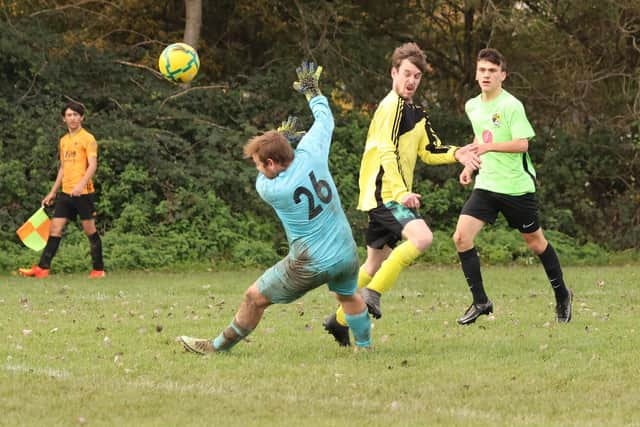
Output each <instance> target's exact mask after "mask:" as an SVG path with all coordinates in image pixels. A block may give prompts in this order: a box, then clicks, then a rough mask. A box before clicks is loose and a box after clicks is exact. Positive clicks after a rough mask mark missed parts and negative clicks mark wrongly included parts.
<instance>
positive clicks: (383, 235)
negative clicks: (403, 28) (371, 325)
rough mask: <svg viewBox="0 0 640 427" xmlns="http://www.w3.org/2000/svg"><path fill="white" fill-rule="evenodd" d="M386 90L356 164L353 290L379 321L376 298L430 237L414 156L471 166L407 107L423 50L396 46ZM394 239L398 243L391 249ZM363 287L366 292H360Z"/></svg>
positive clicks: (334, 327) (339, 337) (344, 341)
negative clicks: (361, 229) (357, 253)
mask: <svg viewBox="0 0 640 427" xmlns="http://www.w3.org/2000/svg"><path fill="white" fill-rule="evenodd" d="M391 65H392V66H391V78H392V81H393V86H392V90H391V91H390V92H389V94H387V96H386V97H385V98H384V99H383V100H382V102H381V103H380V105H379V106H378V108H377V110H376V112H375V114H374V116H373V120H372V121H371V124H370V126H369V133H368V135H367V142H366V146H365V149H364V154H363V156H362V163H361V165H360V179H359V183H360V197H359V201H358V209H360V210H362V211H365V212H367V213H368V215H369V226H368V229H367V236H366V241H367V260H366V261H365V263H364V264H363V265H362V266H361V267H360V271H359V274H358V287H359V288H362V289H361V290H360V293H361V294H362V296H363V298H364V300H365V302H366V303H367V306H368V308H369V312H370V313H371V314H372V315H373V316H374V317H376V318H379V317H380V316H382V313H381V311H380V295H382V294H383V293H384V292H386V291H387V290H389V289H390V288H391V287H392V286H393V285H394V284H395V282H396V279H397V278H398V275H399V274H400V271H401V270H402V269H403V268H405V267H406V266H408V265H409V264H411V262H412V261H413V260H415V259H416V258H417V257H418V256H419V255H420V254H421V253H422V252H423V251H425V250H426V249H427V248H428V247H429V246H430V245H431V241H432V239H433V235H432V233H431V230H430V229H429V227H428V226H427V223H426V222H425V221H424V220H423V219H422V217H421V216H420V214H419V213H418V208H420V198H421V196H420V194H417V193H414V192H413V191H412V186H413V171H414V168H415V165H416V161H417V158H418V157H420V159H421V160H422V161H423V162H425V163H427V164H431V165H439V164H446V163H455V162H456V161H459V162H461V163H463V164H465V166H468V167H470V168H477V167H478V165H479V163H478V162H479V159H478V157H477V156H476V155H475V154H474V150H476V149H477V148H475V147H473V148H472V147H471V145H470V146H468V147H465V148H458V147H453V146H446V145H443V144H442V142H441V141H440V139H439V138H438V135H437V134H436V133H435V131H434V130H433V128H432V127H431V123H430V121H429V116H428V115H427V113H426V111H424V110H423V109H422V108H421V107H419V106H417V105H414V104H413V96H414V94H415V92H416V90H417V89H418V86H419V85H420V80H421V78H422V74H423V73H424V72H425V70H426V69H427V62H426V58H425V55H424V53H423V52H422V50H421V49H420V48H419V47H418V45H416V44H415V43H405V44H404V45H402V46H400V47H398V48H397V49H396V50H395V51H394V52H393V55H392V58H391ZM400 240H405V241H404V242H403V243H401V244H400V245H398V246H397V247H396V244H397V243H398V242H399V241H400ZM365 286H366V287H365ZM324 327H325V329H326V330H327V331H328V332H329V333H331V334H332V335H333V336H334V337H335V338H336V341H338V343H339V344H341V345H349V344H350V340H349V331H348V328H347V327H346V322H345V320H344V314H343V313H342V311H341V309H338V311H337V312H336V314H334V315H331V316H329V317H328V318H327V319H325V322H324Z"/></svg>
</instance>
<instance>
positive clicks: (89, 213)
mask: <svg viewBox="0 0 640 427" xmlns="http://www.w3.org/2000/svg"><path fill="white" fill-rule="evenodd" d="M94 196H95V193H90V194H83V195H81V196H71V195H70V194H67V193H60V194H59V195H58V197H57V199H56V207H55V211H54V212H53V217H54V218H67V219H69V220H71V221H73V220H74V219H76V215H79V216H80V219H82V220H87V219H95V218H96V208H95V204H94Z"/></svg>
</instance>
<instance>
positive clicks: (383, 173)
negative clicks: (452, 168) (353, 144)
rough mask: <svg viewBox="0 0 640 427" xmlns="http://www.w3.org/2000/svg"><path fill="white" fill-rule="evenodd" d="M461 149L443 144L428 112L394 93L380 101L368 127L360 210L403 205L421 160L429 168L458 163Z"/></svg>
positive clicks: (360, 180) (361, 170)
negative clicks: (401, 203) (432, 125)
mask: <svg viewBox="0 0 640 427" xmlns="http://www.w3.org/2000/svg"><path fill="white" fill-rule="evenodd" d="M457 148H458V147H454V146H447V145H442V142H441V141H440V138H438V135H436V133H435V131H434V130H433V129H432V128H431V122H430V121H429V116H428V114H427V112H426V111H424V110H423V109H422V108H420V107H418V106H416V105H413V104H408V103H406V102H405V101H404V99H402V98H401V97H400V96H398V94H397V93H396V92H395V91H393V90H392V91H391V92H389V94H388V95H387V96H386V97H385V98H384V99H383V100H382V102H380V105H378V108H377V109H376V112H375V113H374V115H373V119H372V120H371V125H369V133H368V134H367V143H366V146H365V148H364V154H363V155H362V162H361V164H360V179H359V184H360V197H359V200H358V209H360V210H362V211H369V210H371V209H373V208H375V207H377V206H380V205H382V204H384V203H386V202H389V201H392V200H395V201H396V202H400V201H401V199H402V197H404V196H405V195H406V194H408V193H410V192H411V187H412V186H413V171H414V169H415V166H416V160H417V158H418V157H420V158H421V159H422V161H423V162H425V163H427V164H430V165H441V164H447V163H455V161H456V159H455V157H454V152H455V150H456V149H457Z"/></svg>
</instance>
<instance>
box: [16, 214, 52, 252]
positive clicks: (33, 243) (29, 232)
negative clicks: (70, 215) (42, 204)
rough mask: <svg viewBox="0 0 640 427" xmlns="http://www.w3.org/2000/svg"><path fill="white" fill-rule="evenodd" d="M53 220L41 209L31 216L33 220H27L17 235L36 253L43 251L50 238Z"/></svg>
mask: <svg viewBox="0 0 640 427" xmlns="http://www.w3.org/2000/svg"><path fill="white" fill-rule="evenodd" d="M50 224H51V220H50V219H49V217H48V216H47V213H46V212H45V211H44V208H40V209H38V210H37V211H36V213H34V214H33V215H31V218H29V219H28V220H27V222H25V223H24V224H22V226H21V227H20V228H18V231H16V233H17V234H18V237H20V240H22V243H24V244H25V246H26V247H28V248H29V249H33V250H34V251H41V250H42V249H44V247H45V245H46V244H47V239H48V238H49V225H50Z"/></svg>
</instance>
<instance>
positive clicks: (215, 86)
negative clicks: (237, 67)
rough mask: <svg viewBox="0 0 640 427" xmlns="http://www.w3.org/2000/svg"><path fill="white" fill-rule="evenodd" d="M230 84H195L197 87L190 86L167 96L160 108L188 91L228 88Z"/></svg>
mask: <svg viewBox="0 0 640 427" xmlns="http://www.w3.org/2000/svg"><path fill="white" fill-rule="evenodd" d="M227 88H228V86H227V85H226V84H221V85H210V86H195V87H190V88H187V89H185V90H183V91H180V92H178V93H176V94H174V95H171V96H170V97H168V98H166V99H165V100H164V101H162V103H161V104H160V108H162V107H164V104H166V103H167V102H169V101H171V100H172V99H175V98H179V97H181V96H183V95H186V94H187V93H189V92H191V91H194V90H209V89H227Z"/></svg>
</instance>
